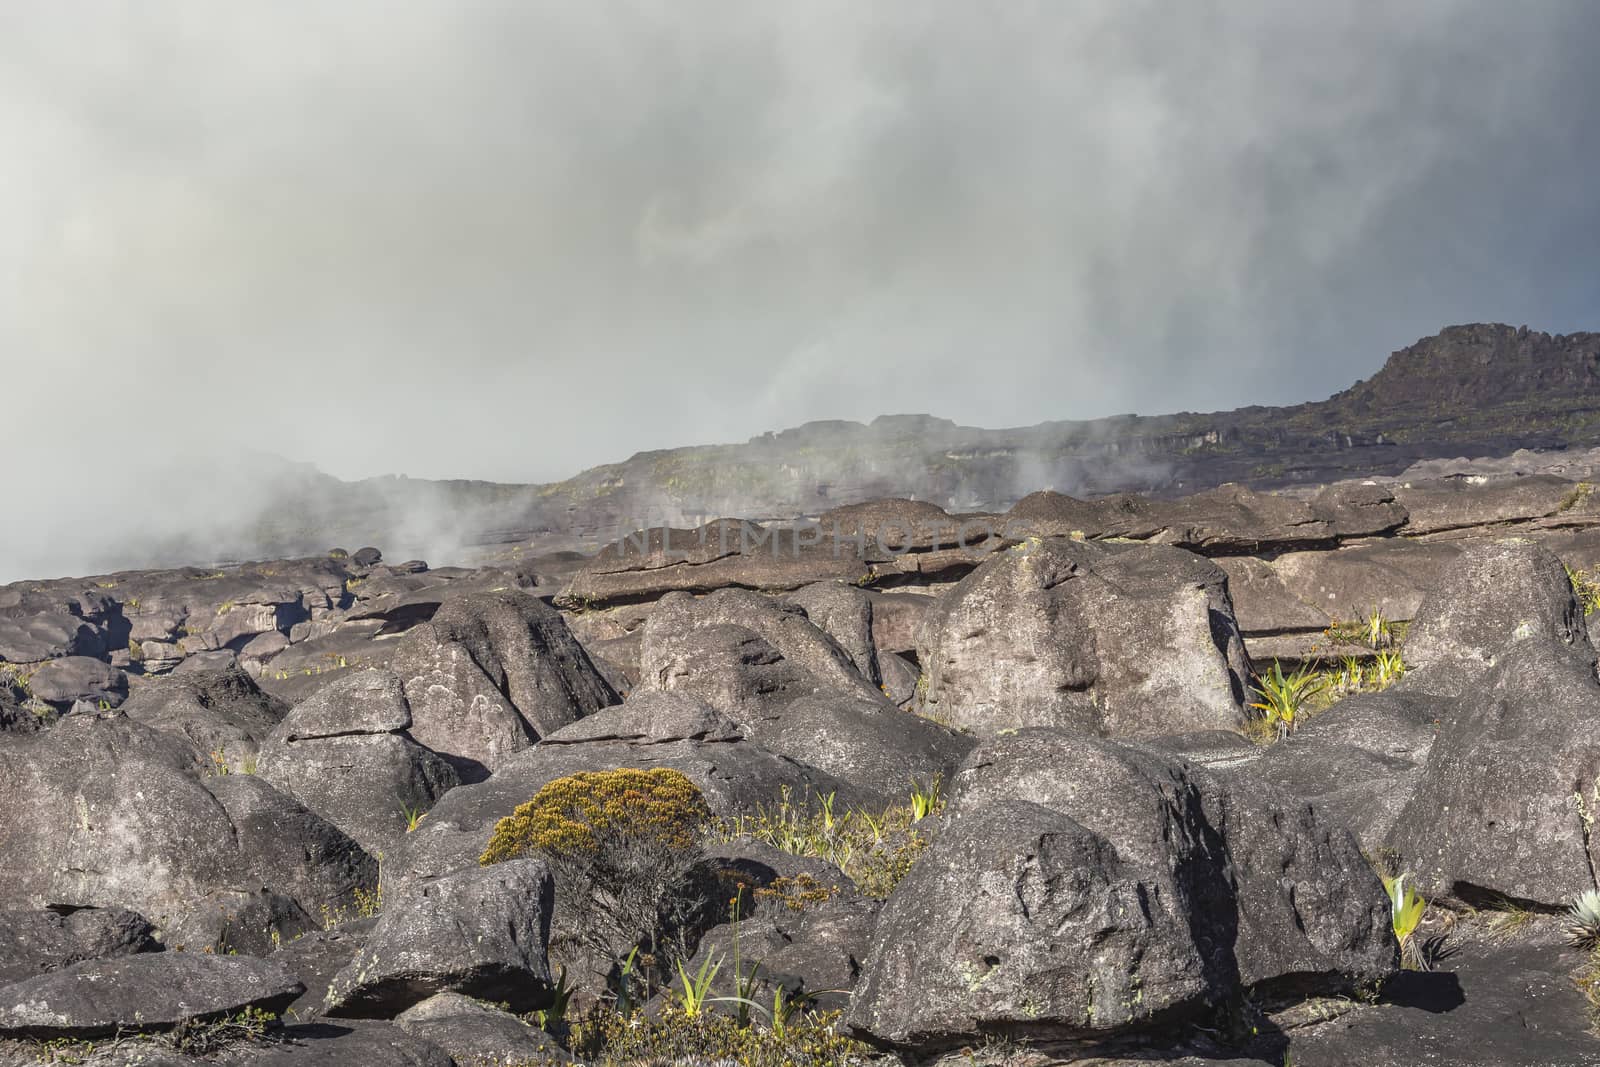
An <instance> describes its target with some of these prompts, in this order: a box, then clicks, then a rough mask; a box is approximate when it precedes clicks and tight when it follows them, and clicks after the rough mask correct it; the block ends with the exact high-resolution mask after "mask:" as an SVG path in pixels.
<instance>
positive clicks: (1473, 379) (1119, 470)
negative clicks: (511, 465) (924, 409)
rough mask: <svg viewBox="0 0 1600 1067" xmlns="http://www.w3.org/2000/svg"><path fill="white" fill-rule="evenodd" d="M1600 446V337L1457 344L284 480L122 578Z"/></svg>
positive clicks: (1356, 472) (1447, 339)
mask: <svg viewBox="0 0 1600 1067" xmlns="http://www.w3.org/2000/svg"><path fill="white" fill-rule="evenodd" d="M892 402H893V400H892V398H889V399H888V400H886V403H892ZM1594 445H1600V334H1594V333H1582V334H1571V335H1567V336H1559V335H1551V334H1546V333H1540V332H1537V331H1532V330H1528V329H1526V328H1516V327H1511V326H1502V325H1469V326H1452V327H1449V328H1447V329H1445V330H1443V331H1441V332H1440V333H1439V334H1438V335H1437V336H1435V337H1429V338H1425V339H1423V340H1421V341H1418V342H1417V343H1416V344H1413V345H1411V346H1410V347H1408V348H1404V349H1402V350H1400V351H1398V352H1395V353H1394V354H1393V355H1392V356H1390V358H1389V360H1388V362H1387V364H1386V365H1385V366H1384V367H1383V369H1382V370H1380V371H1379V372H1378V373H1377V374H1375V375H1374V376H1373V377H1372V378H1371V379H1369V380H1367V381H1364V382H1359V383H1357V384H1356V385H1354V386H1353V387H1351V388H1350V389H1348V390H1346V391H1344V392H1342V393H1339V394H1336V395H1335V396H1333V397H1330V398H1329V399H1327V400H1324V401H1318V402H1314V403H1305V404H1298V405H1293V406H1289V407H1249V408H1241V409H1238V410H1235V411H1226V412H1215V413H1209V414H1197V413H1192V412H1183V413H1179V414H1174V415H1158V416H1134V415H1121V416H1116V417H1112V418H1106V419H1096V420H1091V421H1084V422H1048V423H1041V424H1039V425H1036V426H1027V427H1018V428H1010V429H999V430H988V429H980V428H976V427H969V426H959V425H957V424H956V423H954V422H951V421H949V420H947V419H941V418H936V417H933V416H929V415H886V416H883V417H880V418H878V419H875V420H873V422H871V423H869V424H862V423H857V422H846V421H839V420H834V421H827V422H814V423H807V424H805V425H803V426H799V427H794V428H791V429H787V430H781V431H776V432H772V433H766V434H762V435H760V436H758V437H755V438H752V439H751V440H749V441H746V442H744V443H742V444H729V445H702V446H693V447H686V448H675V449H662V450H657V451H652V452H642V453H639V454H638V455H635V456H633V457H631V458H629V459H627V460H624V461H622V462H620V463H611V464H606V465H604V466H599V467H593V468H591V469H589V470H586V471H583V472H581V473H580V474H577V475H576V476H574V477H572V478H569V479H567V480H566V481H563V482H556V483H551V484H548V485H505V484H494V483H488V482H466V481H457V482H434V481H427V480H423V479H406V478H381V479H369V480H367V481H363V482H357V483H345V482H339V481H337V480H335V479H331V478H326V477H323V476H320V475H318V476H315V477H310V476H307V477H301V478H299V479H296V480H288V479H285V480H284V481H283V482H282V484H278V485H276V486H275V487H274V489H273V490H271V491H264V492H263V496H264V497H270V499H269V500H268V501H266V503H265V504H264V506H263V508H262V509H261V515H260V517H259V518H258V519H257V520H255V521H254V522H253V523H250V524H248V528H241V529H240V530H239V531H237V536H236V537H232V538H230V539H229V540H228V541H227V542H226V547H224V546H223V543H221V542H219V541H217V540H216V539H215V538H213V539H211V540H208V541H203V542H202V541H199V540H196V541H194V543H175V544H172V545H166V546H163V548H164V550H163V552H162V553H161V554H160V558H155V557H154V556H152V557H151V558H144V557H143V556H139V557H137V558H135V557H134V556H131V555H130V556H126V557H123V558H119V559H118V560H116V563H115V565H116V566H155V565H160V564H163V563H169V564H170V563H184V562H191V561H193V560H195V559H207V558H218V556H219V553H222V552H225V553H227V555H226V556H224V557H221V558H232V559H239V558H271V557H274V556H285V555H298V554H304V553H308V552H320V551H323V550H325V549H326V548H327V547H328V546H329V545H334V544H344V543H352V544H354V543H372V542H377V543H382V544H384V545H386V546H388V547H390V548H391V549H392V550H393V551H397V552H403V553H405V554H407V555H417V556H425V557H427V558H431V559H435V560H446V561H456V560H467V559H471V558H475V557H477V556H479V555H481V554H482V552H483V551H485V550H489V551H496V550H498V549H497V546H511V545H523V546H526V547H531V549H532V550H533V551H548V550H555V549H568V548H579V549H592V548H594V547H596V546H598V545H601V544H605V543H607V542H610V541H614V540H616V539H618V538H619V537H621V536H623V535H624V534H626V533H628V532H630V531H632V530H635V529H639V528H641V527H644V526H649V525H656V524H663V523H665V524H670V525H673V526H679V527H682V526H695V525H698V524H699V523H700V522H701V521H703V520H705V519H708V518H714V517H721V516H738V517H741V518H750V519H755V520H784V519H792V518H796V517H799V516H810V515H816V514H818V513H820V512H823V511H826V510H828V509H830V508H834V507H838V506H840V505H843V504H852V503H859V502H862V501H866V500H873V499H878V498H883V497H912V498H916V499H919V500H926V501H931V502H932V503H935V504H937V505H939V506H940V507H943V508H946V509H949V510H951V511H1003V510H1005V509H1006V508H1008V507H1010V506H1011V505H1012V504H1014V503H1015V502H1016V501H1017V500H1019V499H1021V498H1022V497H1024V496H1026V495H1027V494H1029V493H1031V492H1034V491H1036V490H1040V489H1054V490H1056V491H1058V492H1062V493H1068V494H1071V495H1074V496H1080V497H1092V496H1100V495H1107V494H1111V493H1116V492H1122V491H1134V492H1143V493H1149V494H1154V495H1162V496H1177V495H1182V494H1185V493H1192V492H1196V491H1199V490H1203V489H1207V488H1212V487H1215V486H1217V485H1221V484H1224V483H1227V482H1238V483H1242V484H1245V485H1249V486H1251V487H1254V488H1258V489H1274V488H1282V487H1285V486H1292V485H1303V484H1315V483H1322V482H1329V481H1334V480H1338V479H1343V478H1352V477H1365V476H1371V475H1382V474H1396V473H1399V472H1400V471H1402V470H1404V469H1405V468H1406V467H1408V466H1410V465H1411V464H1412V463H1415V462H1417V461H1418V460H1424V459H1433V458H1450V457H1455V456H1501V455H1507V454H1509V453H1511V452H1513V451H1515V450H1517V449H1519V448H1533V449H1560V448H1567V447H1579V446H1581V447H1591V446H1594ZM529 447H536V442H535V441H530V442H529ZM106 569H110V568H109V567H107V568H106Z"/></svg>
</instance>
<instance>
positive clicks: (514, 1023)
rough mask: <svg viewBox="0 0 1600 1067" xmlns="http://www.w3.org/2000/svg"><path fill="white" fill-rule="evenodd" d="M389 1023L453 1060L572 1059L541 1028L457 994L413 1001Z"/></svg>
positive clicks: (566, 1060)
mask: <svg viewBox="0 0 1600 1067" xmlns="http://www.w3.org/2000/svg"><path fill="white" fill-rule="evenodd" d="M395 1025H396V1026H398V1027H400V1029H402V1030H404V1031H405V1032H406V1033H408V1034H411V1035H412V1036H413V1037H420V1038H423V1039H424V1040H426V1041H430V1042H432V1043H433V1044H435V1045H438V1046H439V1047H440V1048H442V1049H444V1050H445V1051H446V1052H448V1053H450V1055H451V1056H453V1057H455V1060H456V1062H457V1063H529V1064H532V1063H538V1064H556V1063H570V1062H572V1057H571V1056H569V1055H567V1053H566V1051H565V1050H564V1049H563V1048H562V1047H561V1046H560V1045H558V1044H556V1042H555V1039H554V1038H552V1037H551V1036H550V1035H549V1034H547V1033H545V1032H544V1031H543V1030H539V1029H536V1028H535V1027H532V1026H529V1025H528V1024H527V1023H525V1022H523V1021H522V1020H521V1019H519V1018H517V1017H516V1016H515V1015H512V1014H511V1013H509V1012H505V1011H501V1010H500V1009H499V1008H493V1007H490V1006H489V1005H488V1004H485V1003H484V1002H483V1001H481V1000H474V999H472V998H471V997H464V996H462V995H461V994H460V993H439V994H437V995H435V996H432V997H429V998H428V999H427V1000H424V1001H422V1002H421V1003H420V1004H414V1005H412V1006H411V1007H409V1008H407V1009H406V1010H405V1011H403V1012H401V1013H400V1014H399V1015H398V1016H396V1017H395Z"/></svg>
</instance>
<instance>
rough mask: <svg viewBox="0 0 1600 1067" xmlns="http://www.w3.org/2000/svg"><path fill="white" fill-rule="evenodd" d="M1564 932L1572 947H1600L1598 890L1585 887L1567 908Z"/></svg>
mask: <svg viewBox="0 0 1600 1067" xmlns="http://www.w3.org/2000/svg"><path fill="white" fill-rule="evenodd" d="M1566 934H1567V944H1569V945H1571V946H1572V947H1574V948H1581V949H1586V950H1589V951H1593V950H1594V949H1596V948H1600V890H1595V889H1585V890H1584V891H1583V892H1582V893H1580V894H1578V899H1577V900H1575V901H1573V902H1572V905H1571V906H1570V907H1568V908H1567V927H1566Z"/></svg>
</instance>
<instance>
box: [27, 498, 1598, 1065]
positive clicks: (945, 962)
mask: <svg viewBox="0 0 1600 1067" xmlns="http://www.w3.org/2000/svg"><path fill="white" fill-rule="evenodd" d="M1597 564H1600V501H1597V500H1596V499H1595V498H1594V494H1593V492H1592V491H1591V487H1590V486H1589V484H1588V483H1586V482H1575V481H1569V480H1565V479H1562V478H1558V477H1554V476H1549V475H1532V476H1521V477H1518V476H1512V475H1504V476H1495V477H1472V478H1461V477H1445V478H1440V479H1436V480H1426V481H1423V480H1419V481H1413V482H1408V483H1392V482H1383V481H1374V482H1352V483H1343V484H1338V485H1334V486H1332V487H1330V488H1328V489H1326V490H1323V491H1321V492H1319V493H1317V494H1314V495H1313V494H1308V495H1304V496H1272V495H1263V494H1259V493H1255V492H1252V491H1250V490H1246V489H1242V488H1238V487H1232V486H1226V487H1223V488H1222V489H1219V490H1215V491H1212V492H1208V493H1203V494H1199V495H1196V496H1191V497H1186V498H1181V499H1178V500H1169V501H1154V500H1148V499H1144V498H1140V497H1132V496H1127V497H1112V498H1107V499H1102V500H1094V501H1083V500H1075V499H1073V498H1070V497H1065V496H1061V495H1059V494H1054V493H1039V494H1034V495H1032V496H1029V497H1026V498H1024V499H1023V500H1021V501H1020V502H1019V503H1018V504H1017V505H1016V506H1015V507H1013V508H1011V509H1010V510H1009V511H1008V512H1006V513H1004V514H995V515H986V514H985V515H979V514H972V515H950V514H947V513H945V512H944V511H942V510H940V509H939V508H937V507H934V506H932V505H929V504H916V503H911V502H908V501H896V500H885V501H877V502H873V503H869V504H861V505H853V506H850V507H846V508H840V509H837V510H835V511H833V512H830V513H827V514H824V515H823V516H822V517H821V520H820V521H819V522H817V523H808V524H800V525H793V526H785V527H776V526H761V525H758V524H754V523H749V522H745V521H741V520H735V519H728V520H721V521H718V522H716V523H712V524H709V525H707V526H704V527H700V528H697V529H693V530H667V529H655V530H649V531H641V532H639V533H637V534H635V535H631V536H629V537H627V538H624V539H622V540H621V541H618V542H617V543H615V544H613V545H610V546H608V547H607V548H605V549H604V550H603V551H601V552H600V553H598V554H597V555H595V556H593V557H582V556H578V555H576V554H565V555H557V556H547V557H539V558H530V559H528V560H525V561H523V562H520V563H517V564H512V565H506V566H501V567H491V568H483V569H478V570H463V569H443V570H435V569H430V568H428V567H427V566H426V564H424V563H422V562H420V561H409V562H405V563H391V562H385V561H384V560H383V558H382V555H381V553H379V552H378V551H377V550H375V549H362V550H360V551H356V552H354V553H346V552H343V551H334V552H332V553H329V554H327V555H325V556H319V557H317V558H312V559H296V560H284V561H275V562H266V563H252V564H247V565H242V566H228V567H221V568H215V569H205V568H190V569H184V570H177V571H159V572H155V571H143V572H127V573H119V574H111V575H104V576H99V577H95V578H88V579H81V580H79V579H73V580H56V581H45V582H21V583H16V584H13V585H11V586H7V587H0V782H4V784H5V786H6V790H5V794H4V795H5V797H6V801H7V807H6V812H5V818H4V819H3V820H0V882H3V883H4V884H5V889H6V892H5V900H4V905H3V908H4V910H3V911H0V1062H16V1063H34V1062H62V1063H94V1064H111V1063H147V1064H198V1063H205V1062H220V1063H237V1064H268V1065H276V1064H354V1065H367V1064H371V1065H375V1067H376V1065H389V1064H418V1065H430V1067H431V1065H440V1067H443V1065H447V1064H451V1063H455V1064H458V1065H460V1067H472V1065H477V1064H490V1063H492V1064H501V1065H504V1064H542V1063H564V1062H573V1061H578V1062H593V1063H624V1062H626V1063H645V1062H683V1063H702V1062H704V1063H711V1062H738V1063H751V1064H767V1063H771V1064H780V1063H799V1064H809V1063H870V1062H877V1063H883V1064H885V1065H889V1064H894V1063H897V1062H898V1063H904V1064H913V1063H934V1062H938V1063H945V1064H955V1063H992V1064H999V1063H1011V1064H1033V1063H1052V1062H1088V1063H1100V1064H1112V1063H1135V1062H1149V1061H1160V1062H1167V1063H1207V1062H1235V1063H1267V1064H1275V1065H1276V1064H1284V1063H1291V1062H1292V1063H1293V1064H1295V1065H1297V1067H1305V1065H1312V1064H1345V1063H1352V1062H1365V1063H1370V1064H1379V1065H1381V1064H1402V1063H1405V1064H1410V1063H1418V1062H1421V1063H1434V1064H1484V1065H1488V1064H1512V1063H1527V1064H1594V1063H1600V1039H1597V1038H1595V1037H1593V1036H1592V1035H1591V1033H1590V1030H1591V1027H1592V1025H1593V1018H1592V1016H1591V1012H1592V1011H1593V1010H1594V1009H1593V1008H1592V1006H1591V996H1592V995H1594V994H1593V991H1594V988H1595V982H1596V981H1597V976H1600V962H1597V960H1596V958H1593V957H1591V955H1590V949H1589V948H1588V947H1585V946H1586V945H1592V944H1594V943H1596V942H1600V911H1597V917H1596V918H1595V920H1594V921H1593V922H1592V923H1590V924H1589V926H1590V927H1592V929H1588V928H1586V927H1585V924H1584V922H1583V920H1582V918H1581V916H1580V917H1579V918H1577V919H1574V918H1571V917H1568V916H1567V915H1566V912H1567V909H1568V908H1569V906H1571V905H1573V904H1574V903H1577V902H1580V901H1582V900H1583V899H1584V894H1586V893H1590V892H1593V891H1595V890H1596V889H1597V876H1596V870H1597V866H1596V864H1597V862H1600V845H1597V844H1596V842H1594V841H1593V840H1592V837H1593V833H1592V830H1593V822H1594V817H1595V813H1596V811H1597V810H1600V732H1597V731H1596V729H1595V726H1596V723H1597V722H1600V681H1597V675H1596V651H1595V648H1594V646H1593V644H1592V643H1591V640H1590V637H1589V635H1588V631H1587V624H1586V615H1587V613H1588V611H1589V610H1591V609H1592V608H1593V607H1594V605H1595V603H1596V602H1597V601H1600V592H1597V590H1596V588H1595V586H1594V584H1593V583H1592V581H1591V578H1590V575H1591V574H1592V572H1593V569H1594V568H1595V567H1596V566H1597ZM618 769H636V770H638V771H641V772H651V775H648V776H641V777H637V778H633V777H626V776H624V777H621V778H618V777H615V772H617V771H618ZM656 772H661V773H656ZM665 772H675V774H666V773H665ZM615 782H623V783H625V785H626V789H625V790H624V791H623V792H621V793H618V794H617V797H621V798H623V799H621V800H620V801H617V802H616V803H614V804H613V803H612V802H611V801H610V800H605V798H604V797H603V796H602V795H601V793H600V792H598V790H602V789H604V788H610V786H608V785H607V784H606V783H615ZM618 788H622V787H621V786H619V787H618ZM585 789H592V790H597V792H594V793H592V794H590V793H583V790H585ZM655 790H659V792H655ZM563 791H565V792H563ZM557 796H580V797H582V796H588V797H590V798H591V800H592V801H593V802H592V803H591V802H590V801H573V802H571V803H569V804H568V806H567V807H566V808H564V809H563V811H564V815H563V816H562V818H564V819H567V820H568V821H569V822H570V821H572V820H576V821H577V822H578V823H579V824H581V825H580V826H579V829H581V830H582V833H581V834H579V835H578V838H572V837H570V836H569V837H567V838H560V835H559V834H556V835H552V834H546V835H545V836H543V837H541V836H540V834H539V832H531V831H530V830H529V827H535V828H537V827H538V826H540V825H545V824H540V823H538V818H539V817H540V816H539V815H538V812H539V810H542V809H539V808H538V806H537V805H530V801H533V800H535V798H550V797H557ZM595 798H599V799H595ZM613 799H615V798H613ZM602 801H604V803H602ZM673 804H676V805H678V806H677V807H672V806H671V805H673ZM585 805H587V806H585ZM607 805H610V806H607ZM524 806H528V807H524ZM519 809H522V810H521V811H520V812H519ZM641 813H648V814H649V815H650V816H651V817H652V818H654V817H655V816H656V815H657V814H661V816H662V822H661V825H666V826H669V827H670V828H671V829H672V833H670V834H666V835H664V836H660V837H658V838H651V837H650V834H649V833H647V832H646V831H647V830H649V827H650V825H651V824H650V823H649V821H648V820H647V819H645V816H644V815H643V814H641ZM668 816H670V818H668ZM606 820H610V822H608V823H607V822H605V821H606ZM641 820H644V821H641ZM602 823H605V825H602ZM560 825H561V826H567V823H561V824H560ZM619 826H621V827H623V828H624V829H626V831H627V832H626V833H621V834H616V833H613V835H612V836H611V837H606V835H605V833H604V832H602V831H605V830H607V828H608V827H609V828H610V830H612V831H615V830H616V828H617V827H619ZM683 827H690V828H692V833H688V832H684V833H680V832H678V831H679V830H680V829H682V828H683ZM568 829H569V830H570V827H568ZM519 835H520V836H519ZM574 841H576V842H577V844H574ZM597 841H606V842H610V843H609V844H608V845H607V846H606V848H614V849H615V850H616V852H617V853H618V854H624V855H625V856H626V858H627V861H628V863H630V864H632V866H627V867H623V866H619V865H618V863H617V862H614V861H616V859H617V856H616V855H613V854H612V853H608V852H606V850H605V849H598V850H595V849H591V854H587V856H586V859H585V863H586V864H587V866H584V867H583V868H582V871H581V872H579V873H581V877H579V874H575V873H574V872H575V871H577V870H578V868H577V867H575V866H574V863H573V857H574V855H576V854H577V853H575V852H574V851H573V850H574V849H575V848H576V849H577V850H578V852H582V851H583V848H586V847H589V846H591V845H593V844H594V842H597ZM528 842H532V844H528ZM641 842H643V843H641ZM525 845H526V846H527V847H524V846H525ZM641 857H643V858H641ZM674 864H676V866H673V865H674ZM624 869H625V870H626V871H627V872H629V873H628V874H627V876H626V877H623V878H620V879H619V878H617V877H616V872H617V871H618V870H624ZM608 872H609V873H608ZM663 872H666V873H663ZM669 875H670V877H669ZM1401 876H1403V878H1402V877H1401ZM607 878H610V879H611V880H610V881H607ZM584 879H588V881H584ZM651 879H658V881H659V885H656V886H655V888H653V889H652V890H651V892H652V893H654V895H652V896H650V897H649V898H648V905H647V906H645V905H637V904H636V902H637V900H640V899H644V898H643V897H641V896H640V895H639V894H641V893H643V892H644V890H645V888H646V887H647V886H646V883H650V884H651V885H655V883H652V882H651ZM580 887H584V889H583V891H582V892H580V891H579V888H580ZM1412 894H1420V895H1421V898H1422V900H1423V901H1424V903H1423V904H1422V905H1419V907H1421V908H1422V909H1423V910H1422V911H1421V912H1420V918H1417V919H1415V920H1414V921H1413V920H1403V919H1402V916H1401V915H1400V914H1399V913H1401V912H1403V911H1405V910H1406V907H1407V906H1409V905H1410V903H1411V901H1412V900H1413V899H1414V897H1413V895H1412ZM629 901H635V904H631V905H628V907H632V908H633V911H631V912H628V914H629V915H631V916H633V918H634V919H637V918H638V915H641V914H645V913H646V912H647V913H648V915H647V918H646V919H643V920H640V921H639V923H636V924H635V925H634V926H629V925H628V923H627V922H625V921H623V913H624V912H627V911H628V907H624V905H625V904H627V902H629ZM1597 907H1600V905H1597ZM640 908H643V909H644V910H643V911H640ZM602 920H604V921H602ZM629 921H632V919H630V920H629ZM1586 931H1587V932H1586ZM1569 942H1572V943H1569ZM633 950H638V951H633ZM702 980H703V981H702ZM697 990H698V995H697ZM716 998H722V999H716ZM763 1057H766V1058H763Z"/></svg>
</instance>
